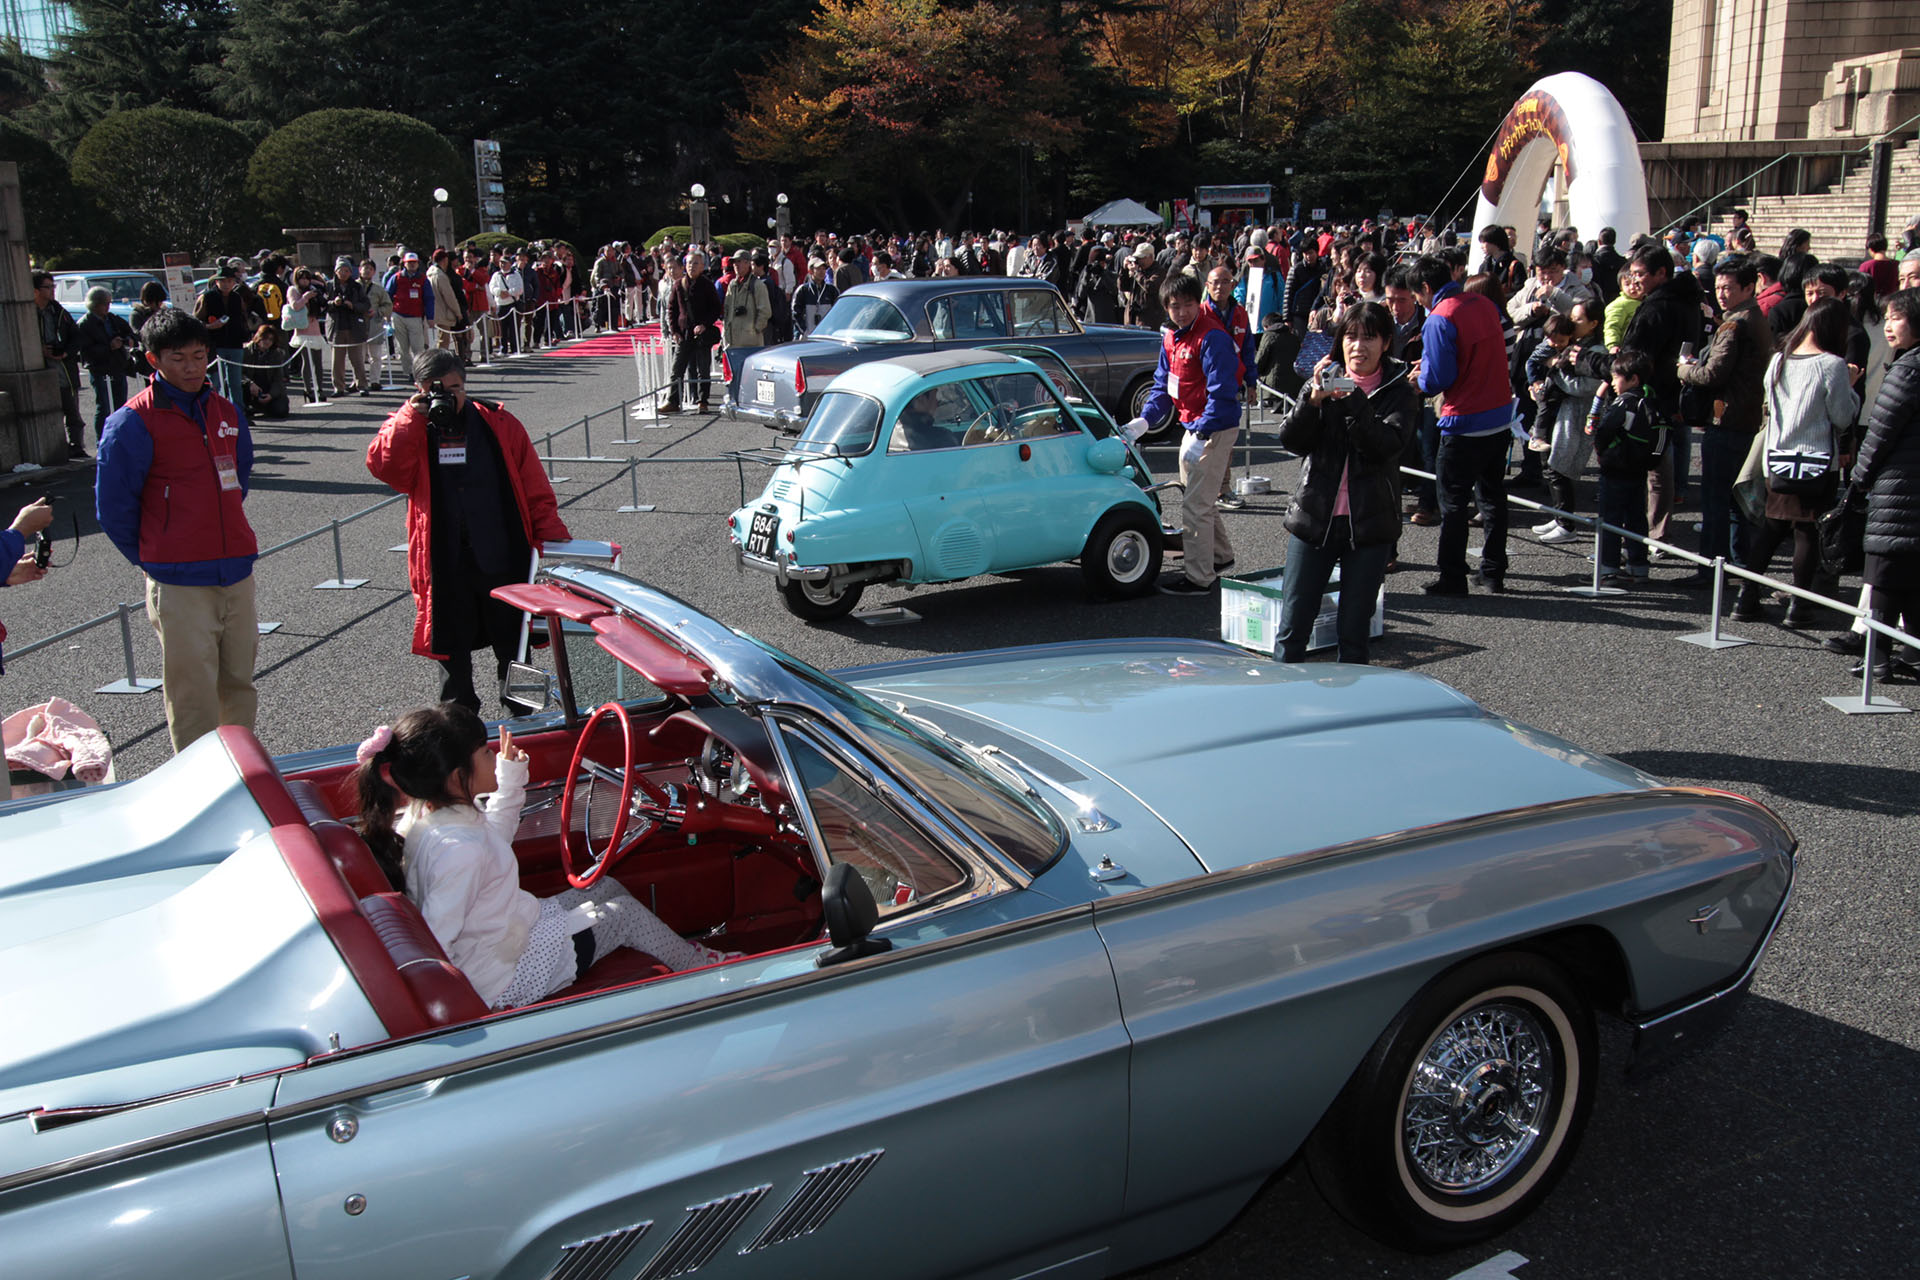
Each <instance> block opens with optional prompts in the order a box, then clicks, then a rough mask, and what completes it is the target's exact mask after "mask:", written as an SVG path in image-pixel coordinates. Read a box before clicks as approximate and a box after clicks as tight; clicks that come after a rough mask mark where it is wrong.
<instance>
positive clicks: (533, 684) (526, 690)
mask: <svg viewBox="0 0 1920 1280" xmlns="http://www.w3.org/2000/svg"><path fill="white" fill-rule="evenodd" d="M500 701H501V702H503V703H505V704H506V706H507V707H508V708H509V709H510V710H511V711H512V712H513V713H514V715H516V716H537V715H539V714H540V713H541V712H543V711H552V710H554V709H556V708H557V707H559V705H560V686H559V681H557V680H555V679H554V678H553V677H552V676H550V675H549V674H547V673H546V672H545V671H542V670H541V669H540V668H538V667H534V666H529V665H528V664H526V663H524V662H509V663H508V664H507V678H506V682H505V683H504V684H502V685H501V686H500Z"/></svg>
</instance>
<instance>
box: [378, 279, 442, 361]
mask: <svg viewBox="0 0 1920 1280" xmlns="http://www.w3.org/2000/svg"><path fill="white" fill-rule="evenodd" d="M386 287H387V293H388V294H389V295H391V296H392V298H393V353H394V355H396V356H398V357H399V358H400V367H401V368H402V369H404V370H405V371H406V376H407V377H412V376H413V358H414V357H415V356H417V355H421V354H423V353H425V352H428V351H431V350H433V344H432V343H431V342H429V341H428V340H427V332H428V330H429V329H431V328H432V327H433V311H434V307H433V281H432V280H431V279H429V278H428V276H427V273H426V270H425V269H424V268H422V267H421V265H420V255H419V254H417V253H415V252H414V251H413V250H411V249H409V250H407V251H406V252H405V253H403V254H401V255H400V269H399V270H398V271H396V272H394V273H393V274H392V275H390V276H388V277H387V279H386ZM405 380H406V379H405V378H402V379H401V381H403V382H404V381H405Z"/></svg>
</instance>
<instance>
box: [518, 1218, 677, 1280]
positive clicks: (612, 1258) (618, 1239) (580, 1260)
mask: <svg viewBox="0 0 1920 1280" xmlns="http://www.w3.org/2000/svg"><path fill="white" fill-rule="evenodd" d="M652 1225H653V1223H652V1222H636V1223H634V1224H633V1225H632V1226H630V1227H622V1228H620V1229H619V1230H618V1231H609V1232H607V1233H606V1234H605V1235H603V1236H594V1237H593V1238H592V1239H591V1240H575V1241H574V1242H573V1243H572V1244H570V1245H564V1246H562V1247H561V1249H560V1261H559V1262H558V1263H557V1264H556V1265H555V1266H554V1268H553V1270H551V1271H549V1272H547V1274H546V1276H545V1278H544V1280H606V1277H607V1275H608V1274H609V1273H610V1272H612V1270H613V1269H614V1268H615V1267H617V1266H619V1265H620V1260H621V1259H622V1258H624V1257H626V1256H627V1254H628V1253H630V1252H632V1250H633V1246H635V1245H636V1244H639V1243H640V1237H641V1236H644V1235H645V1234H647V1228H649V1227H651V1226H652Z"/></svg>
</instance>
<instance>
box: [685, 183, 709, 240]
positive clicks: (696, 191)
mask: <svg viewBox="0 0 1920 1280" xmlns="http://www.w3.org/2000/svg"><path fill="white" fill-rule="evenodd" d="M687 194H688V195H690V196H692V197H693V202H692V203H691V204H689V205H688V206H687V222H688V223H689V225H691V226H692V228H693V230H692V232H691V233H690V238H691V239H692V240H693V244H694V247H696V248H699V249H701V250H702V251H704V250H705V247H706V243H707V240H708V238H709V237H708V235H707V231H708V227H707V189H706V188H705V187H703V186H701V185H700V184H699V183H697V182H696V183H694V184H693V185H692V186H691V187H689V188H687Z"/></svg>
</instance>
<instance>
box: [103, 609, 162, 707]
mask: <svg viewBox="0 0 1920 1280" xmlns="http://www.w3.org/2000/svg"><path fill="white" fill-rule="evenodd" d="M131 611H132V606H131V605H128V604H126V603H125V602H124V601H123V602H122V603H121V604H120V605H119V612H120V657H121V659H122V661H124V662H125V663H126V668H127V674H126V677H125V678H124V679H121V680H115V681H114V682H113V683H111V684H103V685H101V686H100V687H99V688H98V689H95V690H94V692H95V693H152V692H153V691H154V690H155V689H158V688H159V687H160V682H159V681H158V680H151V679H148V680H143V679H141V678H140V677H139V676H137V675H135V674H134V673H133V622H132V619H131Z"/></svg>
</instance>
